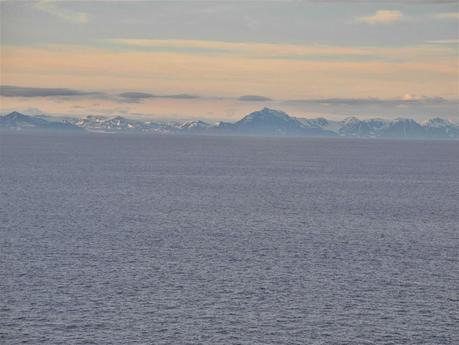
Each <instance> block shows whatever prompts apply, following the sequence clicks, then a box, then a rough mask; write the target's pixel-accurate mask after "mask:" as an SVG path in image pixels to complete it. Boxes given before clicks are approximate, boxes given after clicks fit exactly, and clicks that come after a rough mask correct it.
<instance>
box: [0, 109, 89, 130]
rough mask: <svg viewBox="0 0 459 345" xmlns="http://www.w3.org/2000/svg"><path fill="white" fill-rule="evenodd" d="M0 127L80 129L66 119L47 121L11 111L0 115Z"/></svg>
mask: <svg viewBox="0 0 459 345" xmlns="http://www.w3.org/2000/svg"><path fill="white" fill-rule="evenodd" d="M0 128H7V129H41V130H54V129H61V130H81V128H80V127H78V126H75V125H73V124H71V123H69V122H67V121H63V122H58V121H48V120H45V119H43V118H40V117H37V116H29V115H24V114H21V113H19V112H17V111H13V112H12V113H9V114H8V115H5V116H0Z"/></svg>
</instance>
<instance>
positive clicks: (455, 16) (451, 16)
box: [434, 12, 459, 20]
mask: <svg viewBox="0 0 459 345" xmlns="http://www.w3.org/2000/svg"><path fill="white" fill-rule="evenodd" d="M434 18H436V19H440V20H459V12H447V13H437V14H436V15H434Z"/></svg>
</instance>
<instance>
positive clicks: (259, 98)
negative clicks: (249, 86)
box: [238, 95, 272, 102]
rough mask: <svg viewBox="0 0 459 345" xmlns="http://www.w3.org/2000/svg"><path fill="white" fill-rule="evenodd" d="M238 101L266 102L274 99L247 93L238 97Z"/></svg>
mask: <svg viewBox="0 0 459 345" xmlns="http://www.w3.org/2000/svg"><path fill="white" fill-rule="evenodd" d="M238 101H245V102H265V101H272V99H271V98H269V97H264V96H257V95H246V96H241V97H239V98H238Z"/></svg>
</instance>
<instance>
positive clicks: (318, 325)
mask: <svg viewBox="0 0 459 345" xmlns="http://www.w3.org/2000/svg"><path fill="white" fill-rule="evenodd" d="M458 248H459V141H433V140H432V141H417V140H405V141H403V140H399V141H397V140H376V139H375V140H371V139H370V140H368V139H367V140H365V139H360V140H357V139H356V140H354V139H339V138H334V139H330V138H328V139H320V138H315V139H310V138H262V137H211V136H181V135H175V136H173V135H162V136H161V135H157V136H154V135H121V134H104V133H81V134H64V133H30V132H29V133H27V132H2V133H0V344H5V345H12V344H34V345H35V344H72V345H73V344H177V345H182V344H190V345H191V344H206V345H207V344H209V345H219V344H248V345H249V344H250V345H252V344H263V345H265V344H266V345H268V344H298V345H300V344H301V345H304V344H324V345H325V344H336V345H342V344H349V345H351V344H352V345H359V344H362V345H363V344H394V345H400V344H413V345H420V344H428V345H440V344H448V345H450V344H451V345H453V344H458V343H459V327H458V324H459V323H458V322H459V265H458V264H459V262H458V261H459V259H458Z"/></svg>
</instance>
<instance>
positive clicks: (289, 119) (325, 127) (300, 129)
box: [0, 108, 459, 139]
mask: <svg viewBox="0 0 459 345" xmlns="http://www.w3.org/2000/svg"><path fill="white" fill-rule="evenodd" d="M0 128H2V129H10V130H27V129H30V130H32V129H39V130H66V131H90V132H110V133H157V134H208V135H260V136H300V137H351V138H413V139H415V138H438V139H457V138H459V125H458V124H457V123H453V122H451V121H448V120H445V119H442V118H439V117H435V118H432V119H430V120H428V121H425V122H422V123H418V122H416V121H414V120H412V119H406V118H399V119H395V120H384V119H368V120H360V119H358V118H356V117H349V118H346V119H344V120H343V121H332V120H328V119H325V118H314V119H306V118H297V117H293V116H289V115H288V114H286V113H285V112H282V111H279V110H273V109H269V108H263V109H261V110H259V111H255V112H253V113H250V114H248V115H246V116H245V117H243V118H242V119H241V120H239V121H236V122H233V123H231V122H219V123H217V124H210V123H207V122H204V121H199V120H198V121H187V122H183V123H180V122H172V121H171V122H152V121H139V120H133V119H128V118H124V117H121V116H116V117H104V116H93V115H89V116H86V117H84V118H80V119H72V120H59V119H52V120H50V119H49V118H46V117H44V116H28V115H24V114H21V113H18V112H12V113H10V114H8V115H5V116H1V117H0Z"/></svg>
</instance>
